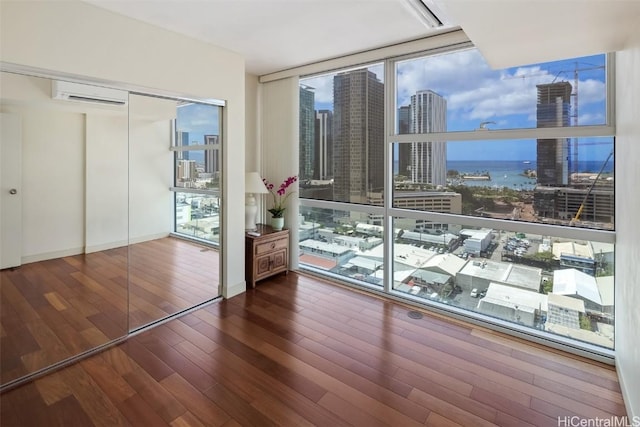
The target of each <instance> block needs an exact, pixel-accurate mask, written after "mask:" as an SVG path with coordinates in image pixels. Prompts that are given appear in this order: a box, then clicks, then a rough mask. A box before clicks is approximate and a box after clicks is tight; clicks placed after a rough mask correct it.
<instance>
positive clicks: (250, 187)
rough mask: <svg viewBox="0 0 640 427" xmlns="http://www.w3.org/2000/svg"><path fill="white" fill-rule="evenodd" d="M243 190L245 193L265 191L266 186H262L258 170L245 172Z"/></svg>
mask: <svg viewBox="0 0 640 427" xmlns="http://www.w3.org/2000/svg"><path fill="white" fill-rule="evenodd" d="M244 192H245V193H266V192H267V187H265V186H264V182H262V178H261V177H260V174H259V173H258V172H245V174H244Z"/></svg>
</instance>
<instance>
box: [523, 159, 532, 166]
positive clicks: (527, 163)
mask: <svg viewBox="0 0 640 427" xmlns="http://www.w3.org/2000/svg"><path fill="white" fill-rule="evenodd" d="M522 163H524V164H525V165H530V164H531V162H530V161H529V160H525V161H524V162H522Z"/></svg>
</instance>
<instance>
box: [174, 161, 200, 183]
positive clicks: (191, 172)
mask: <svg viewBox="0 0 640 427" xmlns="http://www.w3.org/2000/svg"><path fill="white" fill-rule="evenodd" d="M176 169H177V170H176V178H177V179H176V186H177V187H192V184H193V182H194V181H195V180H196V179H197V178H198V170H197V167H196V162H195V160H180V161H178V164H177V168H176Z"/></svg>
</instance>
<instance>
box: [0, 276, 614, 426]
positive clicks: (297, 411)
mask: <svg viewBox="0 0 640 427" xmlns="http://www.w3.org/2000/svg"><path fill="white" fill-rule="evenodd" d="M409 310H410V309H409V308H408V307H405V306H403V305H401V304H398V303H396V302H391V301H387V300H384V299H381V298H377V297H375V296H371V295H367V294H363V293H359V292H355V291H353V290H350V289H346V288H343V287H340V286H336V285H333V284H330V283H326V282H323V281H320V280H317V279H314V278H310V277H305V276H302V275H299V274H296V273H290V274H289V275H287V276H284V275H279V276H276V277H273V278H270V279H267V280H264V281H262V282H259V283H258V286H257V287H256V289H254V290H249V291H248V292H247V293H246V294H242V295H239V296H236V297H234V298H231V299H228V300H223V301H220V302H216V303H213V304H211V305H208V306H205V307H203V308H201V309H199V310H197V311H194V312H192V313H190V314H188V315H184V316H182V317H180V318H177V319H174V320H172V321H170V322H167V323H165V324H162V325H160V326H157V327H155V328H153V329H151V330H149V331H146V332H144V333H141V334H139V335H136V336H134V337H131V338H129V339H128V340H127V341H126V342H124V343H122V344H120V345H118V346H116V347H112V348H110V349H108V350H106V351H104V352H102V353H100V354H97V355H94V356H92V357H91V358H88V359H85V360H83V361H81V362H79V363H77V364H75V365H73V366H70V367H67V368H65V369H63V370H60V371H57V372H55V373H53V374H51V375H49V376H47V377H44V378H41V379H38V380H36V381H34V382H32V383H29V384H26V385H24V386H21V387H19V388H16V389H13V390H10V391H8V392H6V393H4V394H3V395H2V396H0V399H1V405H2V406H1V408H2V409H1V418H0V421H1V424H2V426H3V427H8V426H45V425H46V426H50V425H64V426H74V425H78V426H93V425H95V426H120V425H122V426H173V427H179V426H238V425H245V426H273V425H283V426H312V425H316V426H342V425H355V426H385V425H386V426H403V427H404V426H418V425H429V426H456V425H460V426H489V425H503V426H530V425H535V426H557V425H558V417H573V416H576V417H580V418H585V419H587V418H588V419H593V418H596V417H598V418H600V419H604V418H607V419H611V417H621V416H623V415H624V414H625V408H624V404H623V401H622V396H621V393H620V388H619V384H618V380H617V377H616V372H615V369H614V368H613V367H611V366H607V365H604V364H600V363H597V362H593V361H589V360H585V359H582V358H580V357H577V356H574V355H570V354H565V353H563V352H561V351H558V350H554V349H549V348H546V347H543V346H541V345H536V344H531V343H528V342H525V341H522V340H519V339H515V338H512V337H507V336H504V335H502V334H500V333H496V332H492V331H489V330H486V329H483V328H481V327H477V326H474V325H469V324H465V323H463V322H459V321H455V320H450V319H446V318H442V317H438V316H435V315H433V314H429V313H427V312H425V313H424V317H423V318H421V319H412V318H410V317H409V316H408V315H407V313H408V311H409ZM563 419H564V418H563Z"/></svg>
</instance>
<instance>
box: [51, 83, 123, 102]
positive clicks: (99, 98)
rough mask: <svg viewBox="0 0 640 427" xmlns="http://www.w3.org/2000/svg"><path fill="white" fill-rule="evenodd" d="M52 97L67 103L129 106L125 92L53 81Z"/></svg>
mask: <svg viewBox="0 0 640 427" xmlns="http://www.w3.org/2000/svg"><path fill="white" fill-rule="evenodd" d="M51 97H52V98H53V99H62V100H65V101H82V102H96V103H100V104H108V105H127V99H128V98H129V93H128V92H127V91H125V90H119V89H111V88H108V87H100V86H92V85H85V84H82V83H72V82H65V81H60V80H52V82H51Z"/></svg>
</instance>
